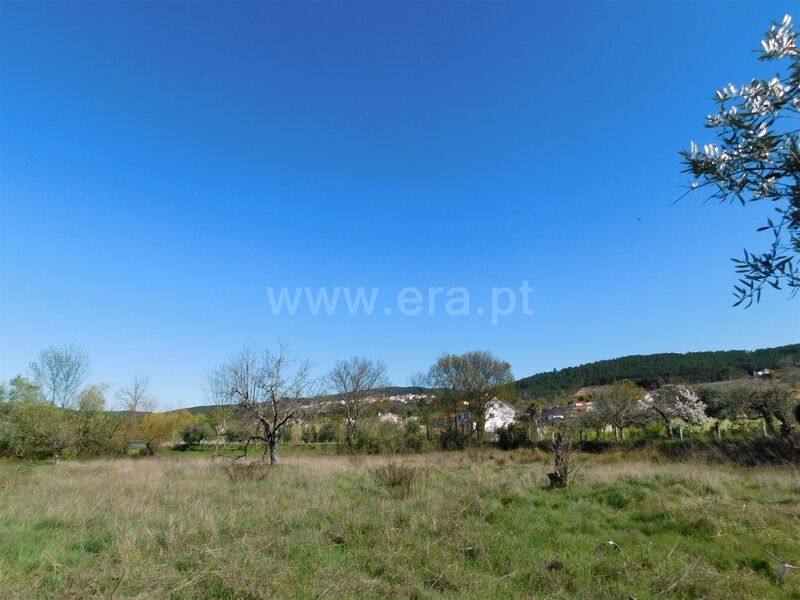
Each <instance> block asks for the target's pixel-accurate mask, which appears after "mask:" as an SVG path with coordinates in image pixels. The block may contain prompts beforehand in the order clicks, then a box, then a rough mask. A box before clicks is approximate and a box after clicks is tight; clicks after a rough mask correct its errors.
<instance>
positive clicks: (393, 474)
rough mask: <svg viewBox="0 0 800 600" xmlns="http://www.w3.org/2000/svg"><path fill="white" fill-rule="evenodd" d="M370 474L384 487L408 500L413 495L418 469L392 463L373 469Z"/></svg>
mask: <svg viewBox="0 0 800 600" xmlns="http://www.w3.org/2000/svg"><path fill="white" fill-rule="evenodd" d="M370 473H371V474H372V476H373V477H374V478H375V479H376V480H377V481H378V483H380V484H381V485H382V486H383V487H385V488H386V489H388V490H390V491H391V492H393V493H395V494H397V495H399V496H401V497H403V498H407V497H408V496H410V495H411V488H412V486H413V484H414V479H415V478H416V476H417V469H416V468H415V467H410V466H407V465H403V464H400V463H395V462H390V463H388V464H386V465H382V466H379V467H375V468H374V469H371V470H370Z"/></svg>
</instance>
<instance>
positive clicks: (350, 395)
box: [328, 356, 388, 448]
mask: <svg viewBox="0 0 800 600" xmlns="http://www.w3.org/2000/svg"><path fill="white" fill-rule="evenodd" d="M328 380H329V382H330V384H331V386H332V387H333V389H334V390H336V392H337V393H338V394H339V395H341V397H342V401H343V402H344V408H345V430H346V434H347V444H348V446H350V448H353V447H354V446H355V442H356V433H357V431H358V422H359V420H360V419H361V413H362V410H363V408H364V400H365V399H366V398H367V397H368V396H369V395H370V392H372V391H373V390H375V389H376V388H379V387H384V386H386V385H388V380H387V378H386V364H385V363H384V362H383V361H381V360H370V359H368V358H363V357H360V356H353V357H352V358H349V359H347V360H339V361H337V362H336V364H335V365H334V367H333V370H331V372H330V373H329V374H328Z"/></svg>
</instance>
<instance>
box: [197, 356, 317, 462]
mask: <svg viewBox="0 0 800 600" xmlns="http://www.w3.org/2000/svg"><path fill="white" fill-rule="evenodd" d="M212 377H213V381H214V382H215V384H214V385H215V386H216V387H217V390H218V391H217V393H219V394H220V395H221V397H223V398H225V399H226V402H227V403H228V404H231V405H235V406H236V407H237V408H238V409H239V410H240V411H241V412H244V413H246V414H248V415H249V416H250V417H252V418H253V419H254V420H255V422H256V428H257V429H256V433H255V434H254V435H251V436H250V437H249V438H248V440H247V442H246V444H245V450H244V455H246V454H247V448H248V447H249V445H250V444H251V443H252V442H262V443H263V444H264V456H263V459H264V460H266V457H267V453H269V460H270V463H271V464H276V463H277V462H278V442H279V441H280V435H281V432H282V430H283V428H284V427H286V426H287V425H290V424H291V423H292V421H294V420H295V419H297V418H299V417H300V415H301V414H302V411H303V401H304V400H306V401H307V400H308V399H309V398H310V397H311V396H313V395H315V393H316V390H315V387H316V386H315V382H314V380H313V379H312V378H311V363H309V362H308V361H296V360H293V359H292V358H291V357H290V354H289V349H288V347H287V346H286V345H283V344H282V345H281V346H280V347H279V349H278V352H277V353H274V354H273V353H271V352H269V351H268V350H264V351H260V352H259V351H256V350H254V349H253V348H250V347H245V348H243V349H242V350H241V351H240V352H239V353H238V354H236V355H234V356H232V357H231V358H230V359H229V360H228V362H227V363H225V364H224V365H223V366H222V367H221V368H220V369H219V370H218V371H217V373H216V374H215V375H213V376H212Z"/></svg>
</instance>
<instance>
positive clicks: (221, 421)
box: [206, 371, 234, 460]
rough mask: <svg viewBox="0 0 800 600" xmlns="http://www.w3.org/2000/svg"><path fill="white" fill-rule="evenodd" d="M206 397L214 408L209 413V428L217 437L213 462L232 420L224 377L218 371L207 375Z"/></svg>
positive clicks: (229, 398)
mask: <svg viewBox="0 0 800 600" xmlns="http://www.w3.org/2000/svg"><path fill="white" fill-rule="evenodd" d="M206 396H207V397H208V398H209V400H210V401H211V403H212V404H214V407H215V408H214V410H212V411H211V418H210V423H211V427H212V428H213V429H214V433H215V434H216V436H217V437H216V440H215V442H214V453H213V455H212V460H213V459H215V458H216V457H217V455H218V454H219V446H220V444H221V443H222V442H223V440H224V438H225V434H226V433H227V432H228V428H229V427H230V423H231V422H232V421H233V419H234V415H233V412H232V409H231V397H230V395H229V394H228V393H227V389H226V387H225V377H223V376H221V373H220V371H212V372H211V373H209V374H208V385H207V387H206Z"/></svg>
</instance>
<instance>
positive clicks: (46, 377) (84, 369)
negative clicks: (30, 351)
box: [30, 345, 89, 408]
mask: <svg viewBox="0 0 800 600" xmlns="http://www.w3.org/2000/svg"><path fill="white" fill-rule="evenodd" d="M30 368H31V371H32V372H33V375H34V377H35V379H36V383H37V384H38V385H39V387H40V388H41V390H42V392H44V395H45V397H46V398H47V400H48V401H49V402H50V403H51V404H54V405H55V406H60V407H61V408H69V407H72V406H73V405H74V403H75V398H76V397H77V395H78V390H79V389H80V388H81V386H82V385H83V382H84V381H86V378H87V377H88V376H89V357H88V356H87V355H86V353H85V352H84V351H83V350H81V349H79V348H76V347H75V346H73V345H69V346H63V347H61V348H57V347H55V346H49V347H47V348H45V349H44V350H42V351H41V352H40V353H39V360H38V361H36V362H32V363H31V364H30Z"/></svg>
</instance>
